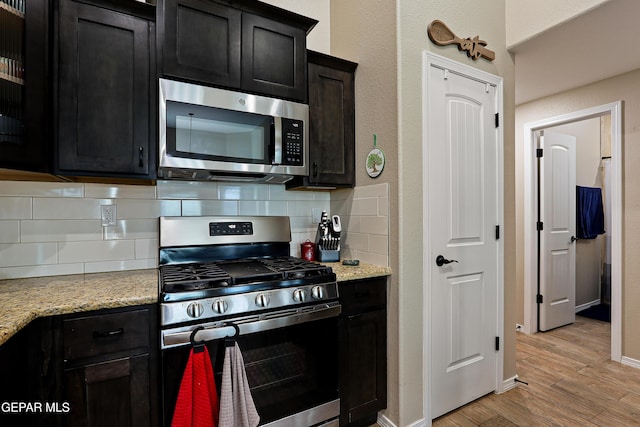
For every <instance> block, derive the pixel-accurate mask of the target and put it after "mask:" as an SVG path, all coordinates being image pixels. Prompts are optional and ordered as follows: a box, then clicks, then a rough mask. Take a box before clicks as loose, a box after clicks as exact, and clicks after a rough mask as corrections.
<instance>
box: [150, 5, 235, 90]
mask: <svg viewBox="0 0 640 427" xmlns="http://www.w3.org/2000/svg"><path fill="white" fill-rule="evenodd" d="M161 5H162V6H159V7H162V11H163V13H162V21H161V22H162V23H163V25H164V27H163V31H161V33H162V34H164V39H163V42H162V44H161V46H162V48H163V54H164V56H163V69H162V71H163V73H164V75H166V76H173V77H181V78H185V79H189V80H194V81H199V82H204V83H211V84H217V85H221V86H228V87H240V47H241V46H240V40H241V32H242V12H241V11H239V10H238V9H234V8H231V7H228V6H225V5H221V4H218V3H214V2H211V1H202V0H164V1H163V2H161ZM161 25H162V24H161Z"/></svg>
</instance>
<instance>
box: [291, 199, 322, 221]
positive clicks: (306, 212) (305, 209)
mask: <svg viewBox="0 0 640 427" xmlns="http://www.w3.org/2000/svg"><path fill="white" fill-rule="evenodd" d="M313 209H320V210H323V209H324V210H326V211H327V213H328V214H329V215H331V212H330V210H329V203H326V202H322V201H316V200H304V201H301V200H295V201H291V200H290V201H288V202H287V214H288V215H289V216H306V217H309V219H311V218H312V217H313Z"/></svg>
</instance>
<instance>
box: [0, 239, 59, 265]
mask: <svg viewBox="0 0 640 427" xmlns="http://www.w3.org/2000/svg"><path fill="white" fill-rule="evenodd" d="M0 254H1V256H0V267H22V266H26V265H40V264H55V263H56V262H57V261H58V257H57V245H56V243H18V244H6V245H5V244H3V245H0Z"/></svg>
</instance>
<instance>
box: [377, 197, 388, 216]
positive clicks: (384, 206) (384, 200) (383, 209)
mask: <svg viewBox="0 0 640 427" xmlns="http://www.w3.org/2000/svg"><path fill="white" fill-rule="evenodd" d="M378 216H386V217H388V216H389V196H385V197H378Z"/></svg>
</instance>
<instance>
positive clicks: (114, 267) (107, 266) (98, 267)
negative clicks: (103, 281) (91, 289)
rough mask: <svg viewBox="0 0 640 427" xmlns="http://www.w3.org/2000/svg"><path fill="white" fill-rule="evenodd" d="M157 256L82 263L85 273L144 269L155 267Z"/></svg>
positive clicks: (156, 265)
mask: <svg viewBox="0 0 640 427" xmlns="http://www.w3.org/2000/svg"><path fill="white" fill-rule="evenodd" d="M157 267H158V258H151V259H136V260H124V261H98V262H88V263H85V265H84V270H85V273H103V272H107V271H125V270H146V269H148V268H157Z"/></svg>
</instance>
